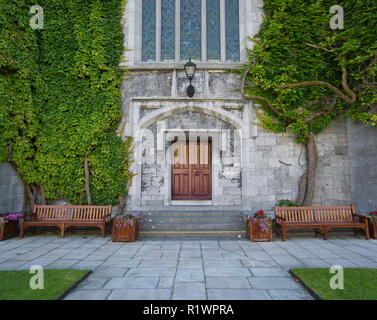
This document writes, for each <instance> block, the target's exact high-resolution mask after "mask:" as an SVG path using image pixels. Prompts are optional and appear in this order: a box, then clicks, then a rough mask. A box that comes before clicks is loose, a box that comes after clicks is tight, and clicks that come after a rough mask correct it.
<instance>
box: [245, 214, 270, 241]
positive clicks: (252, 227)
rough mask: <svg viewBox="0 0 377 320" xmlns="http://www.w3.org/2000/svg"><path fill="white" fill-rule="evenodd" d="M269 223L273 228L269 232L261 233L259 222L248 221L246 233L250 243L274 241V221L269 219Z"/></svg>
mask: <svg viewBox="0 0 377 320" xmlns="http://www.w3.org/2000/svg"><path fill="white" fill-rule="evenodd" d="M268 221H269V223H270V225H271V228H270V229H269V230H268V231H267V232H263V231H261V230H260V229H259V226H258V223H257V222H252V221H250V220H248V221H247V225H246V233H247V237H248V238H249V239H250V241H253V242H258V241H272V221H271V219H268Z"/></svg>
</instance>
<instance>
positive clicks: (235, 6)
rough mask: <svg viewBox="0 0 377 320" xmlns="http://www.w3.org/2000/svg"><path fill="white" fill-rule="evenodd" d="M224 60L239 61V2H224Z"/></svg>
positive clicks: (233, 0)
mask: <svg viewBox="0 0 377 320" xmlns="http://www.w3.org/2000/svg"><path fill="white" fill-rule="evenodd" d="M225 25H226V60H227V61H239V60H240V35H239V0H225Z"/></svg>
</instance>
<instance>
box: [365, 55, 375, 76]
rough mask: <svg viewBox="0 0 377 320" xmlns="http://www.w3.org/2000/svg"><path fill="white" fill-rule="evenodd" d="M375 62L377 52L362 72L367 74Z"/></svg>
mask: <svg viewBox="0 0 377 320" xmlns="http://www.w3.org/2000/svg"><path fill="white" fill-rule="evenodd" d="M376 62H377V52H376V54H375V56H374V58H373V59H372V61H371V62H370V64H369V65H368V66H367V67H366V68H365V69H364V72H367V71H368V70H369V69H370V68H372V67H373V66H374V65H375V64H376Z"/></svg>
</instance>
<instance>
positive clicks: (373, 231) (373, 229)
mask: <svg viewBox="0 0 377 320" xmlns="http://www.w3.org/2000/svg"><path fill="white" fill-rule="evenodd" d="M369 234H370V237H371V238H372V239H377V223H376V222H375V221H372V220H369Z"/></svg>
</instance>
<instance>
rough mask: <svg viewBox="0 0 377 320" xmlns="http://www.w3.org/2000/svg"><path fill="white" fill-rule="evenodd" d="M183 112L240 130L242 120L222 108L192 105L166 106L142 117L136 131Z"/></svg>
mask: <svg viewBox="0 0 377 320" xmlns="http://www.w3.org/2000/svg"><path fill="white" fill-rule="evenodd" d="M185 112H198V113H203V114H206V115H209V116H213V117H216V118H218V119H220V120H222V121H224V122H227V123H229V124H231V125H232V126H233V127H234V128H236V129H242V127H243V126H242V120H241V119H240V118H238V117H236V116H235V115H233V114H232V113H231V112H229V111H226V110H224V109H222V108H215V107H213V106H193V105H180V106H175V107H171V106H167V107H163V108H160V109H158V110H155V111H153V112H151V113H149V114H147V115H146V116H145V117H143V118H142V119H141V120H140V121H139V123H138V126H137V129H141V130H142V129H146V128H148V127H149V126H150V125H152V124H153V123H155V122H157V121H159V120H162V119H164V118H167V117H169V116H172V115H177V114H182V113H185Z"/></svg>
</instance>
